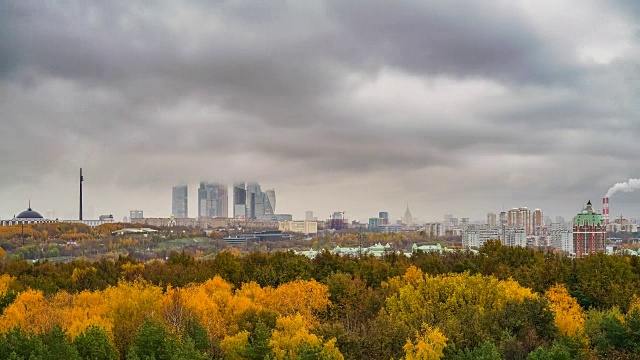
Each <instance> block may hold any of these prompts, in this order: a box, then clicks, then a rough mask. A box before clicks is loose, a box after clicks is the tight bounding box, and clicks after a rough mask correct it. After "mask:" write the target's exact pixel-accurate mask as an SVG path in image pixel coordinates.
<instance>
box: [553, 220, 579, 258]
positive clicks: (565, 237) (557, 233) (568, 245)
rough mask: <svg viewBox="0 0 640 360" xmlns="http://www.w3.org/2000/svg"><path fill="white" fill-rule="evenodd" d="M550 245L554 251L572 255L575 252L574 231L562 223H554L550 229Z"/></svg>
mask: <svg viewBox="0 0 640 360" xmlns="http://www.w3.org/2000/svg"><path fill="white" fill-rule="evenodd" d="M549 238H550V241H549V242H550V245H551V247H553V248H554V249H558V250H560V251H564V252H566V253H568V254H572V253H573V252H574V251H573V231H572V229H569V228H567V225H566V224H565V223H564V222H562V223H553V224H551V226H550V227H549Z"/></svg>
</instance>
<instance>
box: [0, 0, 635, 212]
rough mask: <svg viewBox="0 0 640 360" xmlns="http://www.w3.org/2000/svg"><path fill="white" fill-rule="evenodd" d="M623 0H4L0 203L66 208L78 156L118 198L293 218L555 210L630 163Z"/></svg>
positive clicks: (106, 208) (91, 180)
mask: <svg viewBox="0 0 640 360" xmlns="http://www.w3.org/2000/svg"><path fill="white" fill-rule="evenodd" d="M636 3H637V2H634V1H624V0H621V1H618V2H605V1H596V0H590V1H585V2H582V3H581V4H580V7H579V8H576V7H575V3H573V2H569V1H564V2H562V1H560V2H559V1H546V2H544V1H543V2H542V3H541V2H540V1H530V2H529V1H527V2H519V3H518V4H515V3H511V2H505V1H499V0H495V1H490V2H482V3H479V2H476V1H462V0H459V1H458V0H456V1H433V2H424V1H395V2H389V1H349V2H344V1H332V0H327V1H305V2H295V1H270V2H254V1H219V2H218V1H217V2H211V1H187V2H173V1H164V2H151V3H144V2H141V3H137V4H135V3H133V2H130V1H109V2H104V1H63V2H59V3H55V4H54V3H44V4H43V3H41V2H37V1H11V0H5V1H2V2H0V115H1V116H0V121H1V122H2V128H3V131H2V132H1V133H0V149H1V150H2V154H3V156H2V157H1V158H0V189H2V190H0V195H1V196H2V199H3V200H2V201H1V202H0V203H1V204H2V205H0V216H2V217H7V216H10V215H12V214H13V213H14V212H17V211H19V210H20V208H21V207H23V205H22V204H23V203H24V202H25V198H26V197H29V196H31V197H34V206H35V205H36V204H37V205H38V207H39V208H40V209H45V208H50V209H56V210H57V211H58V213H59V215H60V216H64V215H65V214H67V215H71V216H72V214H74V211H75V210H74V209H75V201H76V192H75V189H74V186H75V185H74V181H75V176H76V172H77V168H78V167H80V166H83V167H84V168H85V169H86V173H87V174H88V175H87V179H88V181H87V186H88V191H90V192H89V194H88V195H87V196H88V198H89V199H90V200H89V201H90V202H91V204H92V205H93V206H94V207H95V209H96V212H114V213H116V214H119V215H120V216H121V215H124V214H125V213H126V211H127V210H129V209H132V208H143V209H145V210H146V211H147V214H149V215H156V216H164V215H166V214H167V213H168V211H169V209H170V197H169V192H170V187H171V186H172V185H174V184H176V183H178V182H189V183H191V184H194V185H195V183H196V182H197V181H199V180H200V179H211V180H222V181H228V182H231V181H233V180H234V179H258V180H260V181H261V182H263V183H264V184H265V185H268V186H269V187H275V188H276V190H277V192H278V197H279V200H278V204H279V207H280V209H278V210H279V211H283V212H293V213H294V214H295V215H298V216H300V215H302V212H303V211H304V210H305V209H313V210H316V212H318V213H319V214H318V215H320V216H321V217H324V216H325V214H328V213H329V212H330V211H334V210H347V211H348V213H350V214H352V217H353V218H365V217H367V216H369V215H373V214H375V213H377V211H379V210H389V211H391V212H392V215H394V213H395V216H396V217H400V216H401V215H402V214H401V212H402V211H403V209H404V206H405V205H406V203H407V202H408V203H409V204H410V206H411V207H412V209H413V210H414V213H415V214H416V215H419V216H420V217H421V218H423V219H437V218H440V216H441V215H442V213H444V212H454V213H456V214H458V215H460V216H471V217H478V218H479V217H481V216H483V214H484V213H485V212H486V211H499V210H500V209H501V207H502V206H503V204H504V205H505V206H506V207H512V206H522V205H528V206H530V207H541V208H543V209H545V210H547V212H548V213H550V214H551V215H553V214H561V215H565V216H568V215H570V214H572V213H573V212H575V211H577V210H579V209H580V207H581V206H582V203H583V202H584V201H585V200H586V198H588V197H593V198H596V197H600V196H601V195H602V194H603V193H604V192H606V189H608V187H609V186H610V185H612V184H613V183H615V182H618V181H623V180H626V179H628V178H630V177H637V175H638V174H637V167H636V166H635V164H636V163H637V161H636V154H638V153H639V150H640V149H639V146H638V142H637V141H636V139H637V138H638V135H640V129H639V125H640V123H639V121H638V119H639V118H640V117H639V115H640V107H639V106H638V105H637V99H638V96H639V95H640V92H639V90H638V84H640V74H639V71H640V67H639V60H640V35H639V34H640V28H639V22H638V16H640V8H638V6H637V5H636ZM192 196H195V193H193V194H192ZM638 200H640V196H638V195H634V194H625V195H624V196H620V199H614V200H612V211H614V207H615V206H619V207H618V210H619V211H624V212H625V215H627V216H636V215H637V211H636V210H637V209H636V207H634V206H633V205H634V204H635V203H637V201H638ZM618 210H615V211H618ZM194 211H195V210H194ZM95 215H97V214H95Z"/></svg>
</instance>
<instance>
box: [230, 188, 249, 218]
mask: <svg viewBox="0 0 640 360" xmlns="http://www.w3.org/2000/svg"><path fill="white" fill-rule="evenodd" d="M246 215H247V188H246V186H245V183H235V184H233V217H234V218H239V217H245V216H246Z"/></svg>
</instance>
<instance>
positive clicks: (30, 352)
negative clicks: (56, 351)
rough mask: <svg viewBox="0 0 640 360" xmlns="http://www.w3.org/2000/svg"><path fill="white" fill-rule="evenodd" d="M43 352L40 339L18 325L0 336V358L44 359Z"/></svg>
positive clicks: (2, 359)
mask: <svg viewBox="0 0 640 360" xmlns="http://www.w3.org/2000/svg"><path fill="white" fill-rule="evenodd" d="M45 354H46V347H45V346H44V344H43V343H42V340H41V339H40V338H39V337H37V336H35V335H34V334H30V333H27V332H25V331H22V330H21V329H20V328H18V327H16V328H13V329H12V330H10V331H9V332H7V333H6V334H4V335H2V336H0V360H9V359H11V360H13V359H29V360H44V359H45Z"/></svg>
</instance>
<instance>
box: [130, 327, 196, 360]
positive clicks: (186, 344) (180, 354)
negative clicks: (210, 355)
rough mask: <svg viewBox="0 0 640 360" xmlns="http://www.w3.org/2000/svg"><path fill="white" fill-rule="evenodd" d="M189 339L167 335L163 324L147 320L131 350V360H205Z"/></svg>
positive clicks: (134, 340)
mask: <svg viewBox="0 0 640 360" xmlns="http://www.w3.org/2000/svg"><path fill="white" fill-rule="evenodd" d="M205 358H206V357H205V356H204V355H203V354H201V353H200V352H199V351H198V350H196V348H195V345H194V343H193V341H192V340H191V339H189V338H183V339H180V338H178V337H176V336H173V335H170V334H168V333H167V330H166V329H165V327H164V326H162V324H158V323H154V322H153V321H150V320H146V321H145V322H144V323H143V324H142V326H141V328H140V330H139V332H138V335H137V336H136V337H135V338H134V339H133V343H132V345H131V347H130V348H129V353H128V354H127V359H129V360H190V359H194V360H199V359H202V360H204V359H205Z"/></svg>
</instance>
